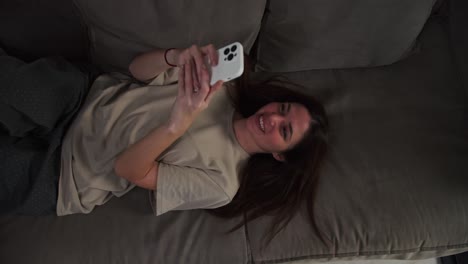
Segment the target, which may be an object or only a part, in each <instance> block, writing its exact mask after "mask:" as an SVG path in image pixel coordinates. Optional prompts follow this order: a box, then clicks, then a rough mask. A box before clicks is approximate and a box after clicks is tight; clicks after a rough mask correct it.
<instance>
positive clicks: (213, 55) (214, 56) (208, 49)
mask: <svg viewBox="0 0 468 264" xmlns="http://www.w3.org/2000/svg"><path fill="white" fill-rule="evenodd" d="M202 51H203V53H204V54H207V55H208V58H210V62H211V65H213V66H215V65H218V51H217V50H216V49H215V46H213V44H210V45H206V46H204V47H203V48H202Z"/></svg>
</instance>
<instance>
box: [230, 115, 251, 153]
mask: <svg viewBox="0 0 468 264" xmlns="http://www.w3.org/2000/svg"><path fill="white" fill-rule="evenodd" d="M232 127H233V129H234V135H235V136H236V139H237V142H239V145H240V146H241V147H242V148H243V149H244V151H245V152H247V153H248V154H249V155H252V154H254V153H255V152H256V151H255V148H254V147H253V146H255V142H252V139H251V137H249V136H248V134H247V133H246V132H247V119H246V118H243V117H242V116H241V115H240V114H239V113H237V112H236V113H235V114H234V116H233V118H232Z"/></svg>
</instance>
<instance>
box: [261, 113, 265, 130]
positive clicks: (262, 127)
mask: <svg viewBox="0 0 468 264" xmlns="http://www.w3.org/2000/svg"><path fill="white" fill-rule="evenodd" d="M260 128H261V129H262V131H263V132H265V125H264V124H263V116H260Z"/></svg>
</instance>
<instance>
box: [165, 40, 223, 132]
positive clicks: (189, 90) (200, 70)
mask: <svg viewBox="0 0 468 264" xmlns="http://www.w3.org/2000/svg"><path fill="white" fill-rule="evenodd" d="M209 46H211V47H209ZM209 46H205V47H203V48H198V47H196V46H192V47H190V48H189V49H187V50H184V51H182V52H181V53H180V54H179V56H178V65H179V67H180V69H179V82H178V94H177V98H176V101H175V103H174V105H173V107H172V112H171V115H170V118H169V121H168V127H169V129H170V130H171V131H172V132H174V133H184V132H185V131H186V130H187V129H188V128H189V127H190V125H191V124H192V122H193V121H194V120H195V118H196V117H197V116H198V115H199V114H200V113H201V111H203V110H204V109H206V108H207V107H208V105H209V103H210V100H211V98H212V97H213V95H214V94H215V93H216V92H217V91H218V90H219V89H220V88H221V87H222V85H223V82H222V81H218V82H216V83H215V84H214V85H213V86H210V74H209V72H208V69H207V65H205V62H204V60H203V53H202V52H203V49H204V48H205V51H206V52H204V53H205V54H207V55H208V56H209V58H210V61H211V62H213V63H217V59H218V58H217V56H214V55H213V53H212V51H215V53H216V50H214V47H212V45H209ZM210 54H211V55H210ZM216 54H217V53H216Z"/></svg>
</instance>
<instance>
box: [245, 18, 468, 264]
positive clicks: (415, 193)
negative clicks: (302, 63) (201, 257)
mask: <svg viewBox="0 0 468 264" xmlns="http://www.w3.org/2000/svg"><path fill="white" fill-rule="evenodd" d="M286 76H287V77H289V79H291V80H293V81H296V82H299V83H301V84H303V85H306V86H307V87H309V90H308V91H309V92H310V93H312V94H317V95H318V96H319V97H320V98H322V100H323V101H325V103H326V108H327V111H328V112H329V116H330V123H331V131H332V132H331V136H330V144H331V149H330V152H329V155H328V158H327V161H326V164H325V167H324V169H323V174H322V178H321V183H320V185H319V188H318V190H319V191H318V195H317V201H316V206H317V207H316V214H317V222H318V227H319V229H320V230H321V231H322V232H323V234H324V236H325V237H328V238H329V244H324V243H322V242H321V241H320V240H319V239H318V237H317V236H316V235H315V233H314V232H313V231H312V229H311V228H310V227H309V225H308V222H307V221H306V218H305V214H299V215H297V216H296V217H295V218H294V220H293V221H292V222H291V223H290V224H289V225H288V226H287V228H286V229H285V230H284V231H283V232H281V233H280V234H279V235H278V237H276V238H275V239H274V240H273V241H272V243H271V244H270V245H269V246H267V247H265V248H262V241H261V238H262V236H263V232H265V226H268V223H269V222H270V221H271V219H269V218H263V219H260V220H258V221H256V222H254V223H251V224H249V225H248V234H249V239H250V242H251V249H252V252H253V256H254V257H253V258H254V260H255V261H256V262H259V263H263V262H266V263H279V262H284V261H291V260H300V259H327V260H332V259H364V258H397V259H417V258H429V257H436V256H443V255H451V254H455V253H457V252H463V251H468V229H467V225H466V223H468V214H467V212H468V177H467V175H468V163H467V161H468V133H467V131H468V122H467V120H468V97H467V94H466V93H465V91H464V87H463V86H462V85H461V83H460V82H459V79H458V78H457V76H456V69H455V64H454V60H453V58H452V57H451V52H450V49H449V44H448V41H447V35H446V32H444V31H443V29H442V27H441V25H440V24H438V23H436V22H434V21H431V22H430V23H428V24H427V26H426V28H425V30H424V31H423V33H422V36H421V52H420V53H418V54H415V55H413V56H411V57H410V58H408V59H406V60H405V61H402V62H399V63H396V64H394V65H391V66H386V67H379V68H374V69H354V70H322V71H305V72H297V73H289V74H286Z"/></svg>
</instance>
